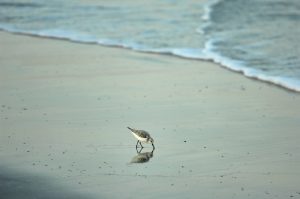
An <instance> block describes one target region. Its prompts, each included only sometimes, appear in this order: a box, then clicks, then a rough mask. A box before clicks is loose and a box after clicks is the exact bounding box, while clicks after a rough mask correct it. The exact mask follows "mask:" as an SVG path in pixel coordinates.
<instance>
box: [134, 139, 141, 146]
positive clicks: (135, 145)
mask: <svg viewBox="0 0 300 199" xmlns="http://www.w3.org/2000/svg"><path fill="white" fill-rule="evenodd" d="M139 143H140V141H139V140H138V141H137V143H136V145H135V148H138V144H139Z"/></svg>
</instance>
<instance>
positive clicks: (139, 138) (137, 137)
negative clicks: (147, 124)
mask: <svg viewBox="0 0 300 199" xmlns="http://www.w3.org/2000/svg"><path fill="white" fill-rule="evenodd" d="M131 133H132V132H131ZM132 135H133V136H134V137H135V138H136V139H138V140H139V141H141V142H147V138H141V137H139V136H137V135H136V134H134V133H132Z"/></svg>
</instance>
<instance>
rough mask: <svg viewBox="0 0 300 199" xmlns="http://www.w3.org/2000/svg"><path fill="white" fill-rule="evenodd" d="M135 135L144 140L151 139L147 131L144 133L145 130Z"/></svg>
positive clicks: (138, 131) (136, 132)
mask: <svg viewBox="0 0 300 199" xmlns="http://www.w3.org/2000/svg"><path fill="white" fill-rule="evenodd" d="M134 133H135V134H137V135H138V136H139V137H142V138H148V137H149V133H148V132H147V131H144V130H135V131H134Z"/></svg>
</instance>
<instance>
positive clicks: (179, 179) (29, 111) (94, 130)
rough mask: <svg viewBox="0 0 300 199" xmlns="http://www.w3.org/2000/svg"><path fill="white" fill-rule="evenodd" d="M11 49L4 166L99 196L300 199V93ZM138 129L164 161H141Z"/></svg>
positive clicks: (158, 58)
mask: <svg viewBox="0 0 300 199" xmlns="http://www.w3.org/2000/svg"><path fill="white" fill-rule="evenodd" d="M0 44H1V49H0V67H1V73H0V90H1V92H0V113H1V114H0V131H1V133H0V140H1V144H0V158H1V164H0V168H10V170H11V171H16V172H17V173H21V174H22V173H28V174H34V175H35V176H42V177H43V178H44V177H45V178H47V179H48V177H49V186H48V185H47V184H45V187H48V188H49V191H51V190H55V187H52V186H51V184H52V181H53V183H54V184H55V182H60V183H61V184H60V185H59V187H61V189H62V190H76V191H78V193H79V194H82V196H85V195H88V196H91V197H95V198H99V197H101V198H110V199H111V198H121V197H120V196H122V198H139V196H141V195H143V198H149V199H150V198H170V199H171V198H172V199H175V198H186V197H190V198H198V197H199V195H201V196H202V197H203V198H224V199H226V198H232V197H236V198H246V197H247V198H252V199H257V198H265V197H267V198H274V197H278V198H287V197H291V196H293V197H295V198H296V197H299V194H298V192H299V189H298V188H299V187H298V186H297V185H298V184H300V180H299V177H298V176H299V167H300V153H299V151H300V146H299V143H298V140H299V133H298V132H299V121H300V112H299V108H298V107H299V104H300V95H299V94H298V93H296V92H289V91H287V90H284V89H278V88H277V87H275V86H273V85H269V84H266V83H262V82H260V81H253V80H252V79H249V78H245V77H243V76H241V75H239V74H236V73H232V72H231V71H229V70H224V69H223V68H222V67H219V65H216V64H214V63H210V62H206V61H199V60H186V59H182V58H177V57H174V56H165V55H161V54H149V53H138V52H134V51H130V50H127V49H122V48H108V47H103V46H100V45H86V44H85V45H82V44H78V43H74V42H65V41H60V40H57V39H45V38H37V37H31V36H24V35H17V34H11V33H6V32H0ZM127 126H131V127H133V128H136V129H143V130H146V131H148V132H149V133H150V134H151V136H152V137H153V138H154V140H155V143H154V144H155V151H153V153H152V154H151V149H152V147H151V145H150V146H148V145H146V147H145V149H143V151H142V152H141V153H138V152H137V151H136V149H135V144H136V140H135V138H134V137H133V136H132V135H131V134H130V131H129V130H128V129H127V128H126V127H127ZM143 158H144V159H145V163H140V159H143ZM147 158H148V159H147ZM0 172H2V170H0ZM12 178H13V177H12ZM24 178H26V179H27V180H28V182H29V184H30V183H33V187H32V188H33V189H34V188H35V186H37V185H36V184H35V183H34V182H35V181H34V179H31V178H30V176H28V177H26V176H25V177H24ZM52 179H54V180H52ZM199 187H200V188H199ZM64 188H66V189H64ZM12 190H13V187H12ZM36 191H37V193H38V194H40V192H41V191H40V189H39V187H36ZM0 194H1V193H0Z"/></svg>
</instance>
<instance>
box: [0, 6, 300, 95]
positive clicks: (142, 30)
mask: <svg viewBox="0 0 300 199" xmlns="http://www.w3.org/2000/svg"><path fill="white" fill-rule="evenodd" d="M0 29H2V30H5V31H9V32H16V33H23V34H30V35H36V36H42V37H51V38H58V39H67V40H71V41H76V42H83V43H93V44H99V45H107V46H119V47H124V48H128V49H131V50H135V51H142V52H155V53H162V54H171V55H175V56H180V57H184V58H190V59H201V60H211V61H214V62H216V63H219V64H221V65H222V66H224V67H227V68H229V69H231V70H234V71H239V72H241V74H242V75H245V76H248V77H253V78H257V79H260V80H262V81H267V82H271V83H274V84H276V85H279V86H282V87H285V88H288V89H291V90H294V91H298V92H300V45H299V44H300V1H299V0H251V1H248V0H185V1H181V0H151V1H145V0H141V1H135V0H112V1H107V0H63V1H61V0H51V1H48V0H0ZM183 67H184V66H183ZM199 67H201V65H199Z"/></svg>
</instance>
